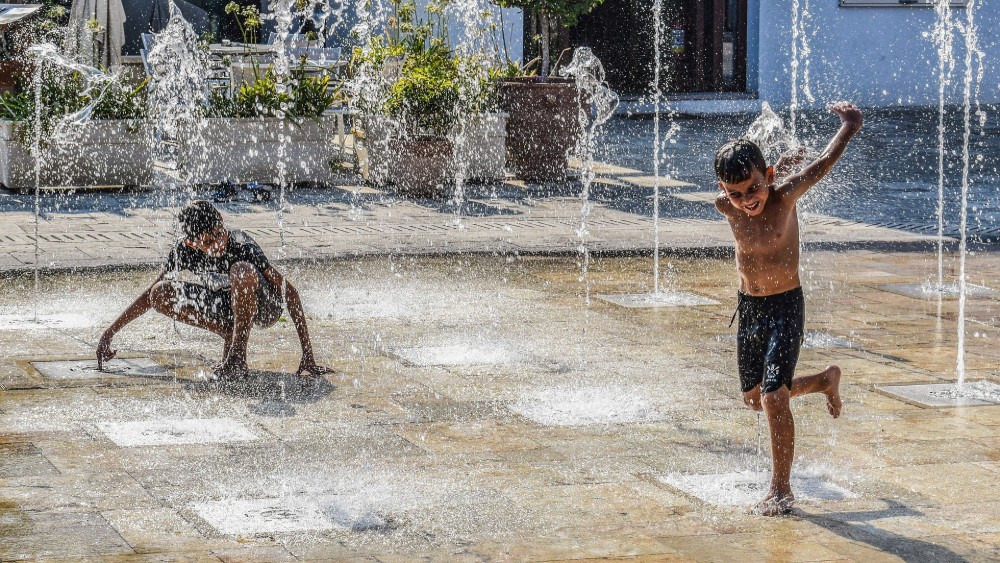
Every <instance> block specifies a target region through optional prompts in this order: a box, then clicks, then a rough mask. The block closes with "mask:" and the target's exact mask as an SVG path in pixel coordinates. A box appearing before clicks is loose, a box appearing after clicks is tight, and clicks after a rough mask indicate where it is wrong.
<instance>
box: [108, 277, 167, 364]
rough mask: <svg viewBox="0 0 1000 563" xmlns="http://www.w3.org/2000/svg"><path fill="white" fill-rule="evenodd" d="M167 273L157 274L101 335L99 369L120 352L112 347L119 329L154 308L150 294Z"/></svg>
mask: <svg viewBox="0 0 1000 563" xmlns="http://www.w3.org/2000/svg"><path fill="white" fill-rule="evenodd" d="M165 275H167V271H166V270H164V271H162V272H160V275H159V276H156V280H155V281H153V283H152V284H150V285H149V287H147V288H146V291H143V292H142V293H141V294H140V295H139V297H137V298H136V299H135V301H133V302H132V304H131V305H129V306H128V307H126V308H125V311H123V312H122V314H121V315H118V318H117V319H115V321H114V322H113V323H111V326H109V327H108V328H107V330H105V331H104V334H102V335H101V340H100V341H99V342H98V343H97V370H98V371H101V370H103V369H104V362H106V361H108V360H110V359H111V358H114V357H115V354H117V353H118V350H112V349H111V339H112V338H114V337H115V335H116V334H118V331H120V330H121V329H123V328H125V325H127V324H129V323H130V322H132V321H134V320H136V319H138V318H139V317H141V316H142V315H143V314H145V313H146V311H148V310H150V309H152V308H153V306H152V304H150V302H149V295H150V293H151V292H152V291H153V287H154V286H155V285H156V284H158V283H159V282H161V281H163V276H165Z"/></svg>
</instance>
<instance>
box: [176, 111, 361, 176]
mask: <svg viewBox="0 0 1000 563" xmlns="http://www.w3.org/2000/svg"><path fill="white" fill-rule="evenodd" d="M206 121H207V123H206V126H205V129H204V130H203V131H201V132H200V134H199V133H195V134H187V135H184V137H183V138H182V139H179V140H178V162H179V163H180V166H181V167H182V169H183V172H184V173H183V174H182V177H183V178H184V179H185V180H187V181H189V182H191V183H194V184H214V183H218V182H222V181H224V180H229V181H231V182H237V183H247V182H266V183H277V182H278V155H279V149H280V148H281V145H282V144H284V151H285V152H284V157H283V158H282V161H283V162H284V163H285V175H284V180H285V182H289V183H291V182H319V183H329V182H332V181H333V180H334V179H335V178H336V175H337V174H336V170H337V168H336V165H337V163H338V162H339V159H340V158H341V154H340V150H339V149H340V145H339V144H338V143H337V118H336V117H335V116H330V117H326V116H324V117H323V118H321V119H320V120H319V121H316V120H312V119H307V120H305V121H304V122H302V123H301V124H299V125H298V126H296V125H292V124H291V123H283V122H282V120H280V119H276V118H267V119H242V118H241V119H237V118H214V119H208V120H206ZM280 135H284V136H285V139H284V141H283V143H282V142H281V140H280V139H279V136H280Z"/></svg>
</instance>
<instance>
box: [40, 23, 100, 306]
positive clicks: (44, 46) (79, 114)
mask: <svg viewBox="0 0 1000 563" xmlns="http://www.w3.org/2000/svg"><path fill="white" fill-rule="evenodd" d="M28 54H29V55H30V56H31V57H33V58H34V60H35V65H34V66H35V70H34V74H33V75H32V84H33V86H34V95H35V115H34V131H32V139H31V158H32V160H34V180H35V193H34V206H35V209H34V212H35V214H34V222H33V224H32V237H33V239H34V294H35V308H34V320H35V322H38V303H39V300H40V299H41V292H40V289H39V288H40V279H39V269H40V264H41V262H40V261H41V249H40V247H39V235H38V227H39V225H38V221H39V217H40V216H41V213H42V201H41V192H42V165H43V163H44V161H45V155H44V152H43V151H42V133H43V132H42V83H43V81H44V72H45V65H47V64H48V65H52V66H55V67H58V68H62V69H65V70H69V71H71V72H75V73H77V74H78V75H79V76H80V77H81V78H82V79H83V81H84V84H85V88H84V90H83V94H85V95H87V94H90V93H91V92H92V91H93V90H94V89H97V88H101V86H102V85H103V88H101V90H100V93H99V94H98V95H97V96H93V101H92V102H91V103H90V104H88V105H86V106H85V107H83V108H81V109H80V110H78V111H76V112H74V113H71V114H68V115H66V116H63V117H61V118H60V119H59V121H58V123H56V125H55V130H57V131H58V130H59V129H60V128H61V127H62V126H63V125H64V124H68V123H83V122H85V121H87V120H88V119H90V115H91V113H92V112H93V110H94V108H95V107H96V106H97V104H99V103H100V102H101V99H102V98H103V97H104V94H105V93H106V92H107V91H108V87H109V86H110V85H111V84H112V83H113V82H114V81H115V80H116V79H117V76H116V75H110V74H106V73H104V72H102V71H101V70H100V69H97V68H94V67H92V66H87V65H84V64H81V63H78V62H75V61H73V60H71V59H69V58H67V57H65V56H63V55H62V54H60V52H59V48H58V47H56V46H55V45H53V44H52V43H38V44H35V45H31V46H30V47H28Z"/></svg>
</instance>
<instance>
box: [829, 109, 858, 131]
mask: <svg viewBox="0 0 1000 563" xmlns="http://www.w3.org/2000/svg"><path fill="white" fill-rule="evenodd" d="M829 107H830V111H832V112H833V113H835V114H837V115H838V116H840V121H841V123H843V124H845V125H850V126H852V127H853V128H854V129H855V130H857V129H861V124H862V123H864V121H865V117H864V115H862V114H861V110H859V109H858V108H857V106H855V105H854V104H852V103H851V102H837V103H835V104H830V106H829Z"/></svg>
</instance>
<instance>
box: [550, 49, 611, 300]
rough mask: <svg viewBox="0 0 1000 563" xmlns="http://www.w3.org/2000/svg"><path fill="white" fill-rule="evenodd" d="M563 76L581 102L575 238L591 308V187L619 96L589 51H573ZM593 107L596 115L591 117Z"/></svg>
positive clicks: (577, 151)
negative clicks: (600, 140)
mask: <svg viewBox="0 0 1000 563" xmlns="http://www.w3.org/2000/svg"><path fill="white" fill-rule="evenodd" d="M559 74H561V75H562V76H566V77H569V76H572V77H573V78H574V79H576V88H577V95H578V99H579V100H580V104H579V111H578V113H577V119H578V121H579V124H580V137H579V139H578V140H577V143H576V149H575V152H576V155H577V157H578V158H579V160H580V163H581V165H580V167H581V171H580V183H581V184H582V189H581V192H580V200H581V202H582V203H581V207H580V216H581V219H580V228H579V229H577V231H576V234H577V236H578V237H579V238H580V246H579V250H580V254H581V255H582V257H583V264H582V274H581V281H582V282H583V284H584V292H585V299H586V303H587V305H590V284H589V282H588V281H587V270H588V267H589V265H590V251H589V249H588V248H587V237H588V235H589V234H590V233H589V232H588V231H587V218H588V217H589V216H590V210H591V203H590V186H591V184H593V182H594V153H595V152H596V151H597V137H598V130H599V128H600V127H601V125H603V124H604V123H605V122H606V121H607V120H608V119H611V116H612V115H614V113H615V108H617V107H618V94H616V93H615V92H614V91H613V90H612V89H611V88H610V87H609V86H608V83H607V82H606V81H605V74H604V66H603V65H602V64H601V61H600V60H599V59H598V58H597V57H596V56H594V53H593V51H591V50H590V48H588V47H577V49H576V50H575V51H573V60H572V61H570V63H569V65H568V66H566V67H565V68H563V69H560V71H559ZM591 107H593V112H594V113H593V115H591Z"/></svg>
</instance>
